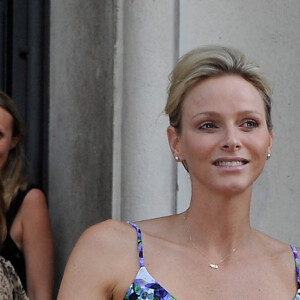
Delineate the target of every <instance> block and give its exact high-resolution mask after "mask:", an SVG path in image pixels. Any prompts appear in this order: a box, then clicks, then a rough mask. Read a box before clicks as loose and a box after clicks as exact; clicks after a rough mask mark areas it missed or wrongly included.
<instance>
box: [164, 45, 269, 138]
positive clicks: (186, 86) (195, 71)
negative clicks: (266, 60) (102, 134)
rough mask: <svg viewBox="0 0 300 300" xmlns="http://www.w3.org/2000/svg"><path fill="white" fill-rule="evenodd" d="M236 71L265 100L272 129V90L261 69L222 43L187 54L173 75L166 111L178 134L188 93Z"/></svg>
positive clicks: (267, 116) (267, 120)
mask: <svg viewBox="0 0 300 300" xmlns="http://www.w3.org/2000/svg"><path fill="white" fill-rule="evenodd" d="M226 74H236V75H239V76H241V77H242V78H244V79H245V80H247V81H248V82H250V83H251V84H252V85H253V86H254V87H255V88H256V89H257V90H258V91H259V92H260V94H261V96H262V99H263V101H264V106H265V113H266V122H267V126H268V129H269V131H272V128H273V125H272V120H271V89H270V87H269V84H268V82H267V80H266V78H265V77H264V76H263V74H262V70H261V68H260V67H259V66H258V65H256V64H255V63H254V62H252V61H250V60H248V59H247V58H246V57H245V55H244V54H243V53H242V52H240V51H239V50H236V49H233V48H228V47H223V46H205V47H201V48H196V49H194V50H192V51H190V52H188V53H187V54H185V55H184V56H183V57H182V58H181V59H180V60H179V62H178V63H177V65H176V66H175V68H174V70H173V72H172V73H171V75H170V85H169V89H168V100H167V104H166V107H165V113H166V114H167V115H168V116H169V120H170V125H172V126H173V127H174V128H175V129H176V132H177V133H178V134H180V133H181V117H182V103H183V102H184V99H185V97H186V95H187V93H188V92H189V91H190V90H191V89H192V88H193V87H194V86H195V85H196V84H198V83H199V82H201V81H203V80H204V79H207V78H211V77H215V76H221V75H226Z"/></svg>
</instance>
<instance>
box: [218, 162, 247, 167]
mask: <svg viewBox="0 0 300 300" xmlns="http://www.w3.org/2000/svg"><path fill="white" fill-rule="evenodd" d="M243 164H244V163H243V162H242V161H241V160H237V161H217V162H216V163H215V165H216V166H222V167H235V166H241V165H243Z"/></svg>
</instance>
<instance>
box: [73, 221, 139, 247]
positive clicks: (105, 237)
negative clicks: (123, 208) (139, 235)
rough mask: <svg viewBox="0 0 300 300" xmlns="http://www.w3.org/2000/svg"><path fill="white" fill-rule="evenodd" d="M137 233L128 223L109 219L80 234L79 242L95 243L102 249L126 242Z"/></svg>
mask: <svg viewBox="0 0 300 300" xmlns="http://www.w3.org/2000/svg"><path fill="white" fill-rule="evenodd" d="M135 235H136V234H135V233H134V230H132V228H131V226H129V225H128V224H126V223H123V222H120V221H117V220H112V219H108V220H106V221H102V222H100V223H97V224H95V225H92V226H90V227H89V228H87V229H86V230H85V231H84V232H83V233H82V235H81V236H80V238H79V240H78V243H81V242H84V243H93V244H94V245H95V246H96V245H98V246H100V247H101V249H103V247H104V248H111V247H113V246H115V245H117V244H120V243H126V241H127V240H131V239H132V238H133V237H134V236H135Z"/></svg>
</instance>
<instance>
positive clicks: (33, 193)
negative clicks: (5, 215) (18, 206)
mask: <svg viewBox="0 0 300 300" xmlns="http://www.w3.org/2000/svg"><path fill="white" fill-rule="evenodd" d="M22 207H26V208H38V207H45V208H47V201H46V196H45V194H44V193H43V191H41V190H40V189H37V188H34V189H31V190H30V191H29V192H28V193H27V194H26V196H25V198H24V200H23V204H22Z"/></svg>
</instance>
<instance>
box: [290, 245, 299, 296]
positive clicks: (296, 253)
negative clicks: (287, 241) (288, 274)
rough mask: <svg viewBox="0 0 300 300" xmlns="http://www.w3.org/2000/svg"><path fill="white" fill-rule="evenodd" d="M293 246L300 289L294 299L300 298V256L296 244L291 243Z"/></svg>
mask: <svg viewBox="0 0 300 300" xmlns="http://www.w3.org/2000/svg"><path fill="white" fill-rule="evenodd" d="M291 248H292V250H293V253H294V257H295V266H296V276H297V283H298V291H297V295H296V297H295V299H294V300H296V299H300V272H299V257H298V252H297V249H296V247H295V246H294V245H291Z"/></svg>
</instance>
